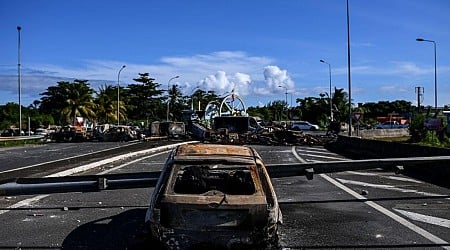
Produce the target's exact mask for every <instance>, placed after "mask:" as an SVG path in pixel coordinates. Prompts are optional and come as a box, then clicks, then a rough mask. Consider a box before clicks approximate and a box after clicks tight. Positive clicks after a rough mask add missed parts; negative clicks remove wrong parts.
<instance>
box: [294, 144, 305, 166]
mask: <svg viewBox="0 0 450 250" xmlns="http://www.w3.org/2000/svg"><path fill="white" fill-rule="evenodd" d="M291 152H292V154H293V155H294V156H295V158H297V160H299V161H300V162H302V163H306V161H305V159H303V158H302V157H300V155H298V154H297V150H295V146H292V148H291Z"/></svg>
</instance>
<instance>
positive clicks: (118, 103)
mask: <svg viewBox="0 0 450 250" xmlns="http://www.w3.org/2000/svg"><path fill="white" fill-rule="evenodd" d="M125 67H126V65H123V66H122V68H120V70H119V73H117V126H119V125H120V72H122V70H123V69H124V68H125Z"/></svg>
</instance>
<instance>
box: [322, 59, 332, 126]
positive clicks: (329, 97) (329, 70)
mask: <svg viewBox="0 0 450 250" xmlns="http://www.w3.org/2000/svg"><path fill="white" fill-rule="evenodd" d="M320 62H321V63H326V64H328V73H329V76H330V95H329V96H328V99H329V103H330V120H331V121H333V98H332V93H331V64H329V63H328V62H326V61H324V60H320Z"/></svg>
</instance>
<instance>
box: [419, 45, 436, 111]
mask: <svg viewBox="0 0 450 250" xmlns="http://www.w3.org/2000/svg"><path fill="white" fill-rule="evenodd" d="M416 41H418V42H430V43H433V45H434V110H435V112H436V114H437V112H438V109H437V62H436V42H435V41H433V40H427V39H423V38H417V39H416Z"/></svg>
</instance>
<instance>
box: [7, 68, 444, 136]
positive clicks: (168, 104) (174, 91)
mask: <svg viewBox="0 0 450 250" xmlns="http://www.w3.org/2000/svg"><path fill="white" fill-rule="evenodd" d="M133 81H134V82H133V83H130V84H128V85H126V86H120V87H118V86H115V85H108V84H104V85H102V86H100V87H99V89H98V90H94V89H93V88H92V87H91V86H90V84H89V82H88V81H87V80H79V79H76V80H74V81H72V82H69V81H59V82H57V83H56V85H55V86H50V87H48V88H47V89H46V90H45V91H44V92H43V93H40V95H41V98H40V100H35V101H34V102H33V104H31V105H30V106H28V107H23V108H22V111H23V112H22V118H23V119H22V128H28V122H27V119H26V118H25V117H29V121H30V122H29V126H30V127H31V128H37V127H47V126H49V125H52V124H56V125H66V124H72V123H73V122H74V120H75V119H76V117H79V116H81V117H84V118H86V119H88V120H89V121H91V122H93V123H97V124H104V123H120V124H129V125H139V126H142V124H146V125H145V126H148V124H150V123H151V122H153V121H164V120H171V121H182V120H183V110H195V111H196V112H197V113H198V114H199V116H202V115H203V114H204V113H202V112H201V110H205V108H206V106H207V104H208V103H210V102H212V101H216V102H218V103H220V102H221V101H222V99H223V97H222V96H219V95H217V94H216V92H215V91H205V90H202V89H201V88H199V87H198V86H197V87H195V88H194V89H192V93H190V95H183V93H182V91H181V89H180V87H179V86H178V85H176V84H173V85H171V86H169V89H163V88H162V87H161V84H159V83H157V82H156V81H155V79H154V78H152V77H150V74H149V73H140V74H139V75H138V77H137V78H135V79H133ZM233 98H234V97H233ZM330 101H331V104H332V105H330ZM330 108H331V109H330ZM18 110H19V107H18V104H16V103H7V104H6V105H0V130H5V129H8V128H9V127H11V126H16V127H18V120H19V114H18ZM422 110H424V109H423V108H422ZM351 111H352V112H358V113H360V114H361V119H360V125H361V126H362V127H371V126H373V125H374V124H376V123H377V117H380V116H387V115H388V114H389V113H392V112H396V113H398V114H399V115H400V116H402V117H406V118H407V119H409V120H410V124H411V129H410V131H411V140H412V141H414V142H421V141H426V142H428V143H431V144H433V145H446V144H447V143H448V139H447V137H446V136H445V134H442V133H438V132H436V131H425V130H424V128H423V121H424V119H425V118H427V117H431V116H433V114H431V112H430V109H428V112H425V113H424V112H418V111H417V107H414V106H413V105H412V104H411V102H408V101H404V100H396V101H393V102H389V101H379V102H376V103H375V102H373V103H372V102H371V103H359V104H358V105H357V106H355V105H354V104H352V110H351ZM247 112H248V113H249V115H251V116H259V117H260V118H261V119H263V120H270V121H285V120H307V121H310V122H312V123H316V124H318V125H320V126H321V127H323V128H324V127H326V126H327V125H328V124H329V123H330V117H331V116H330V113H331V112H332V114H333V120H334V121H340V122H348V119H349V100H348V94H347V93H346V92H345V91H344V89H338V88H335V89H334V91H333V94H332V95H331V100H330V97H329V95H328V93H323V94H320V95H319V96H318V97H305V98H298V99H296V100H295V105H293V106H289V105H288V103H287V102H286V101H283V100H275V101H273V102H270V103H268V104H267V105H265V106H263V107H249V108H248V110H247Z"/></svg>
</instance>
